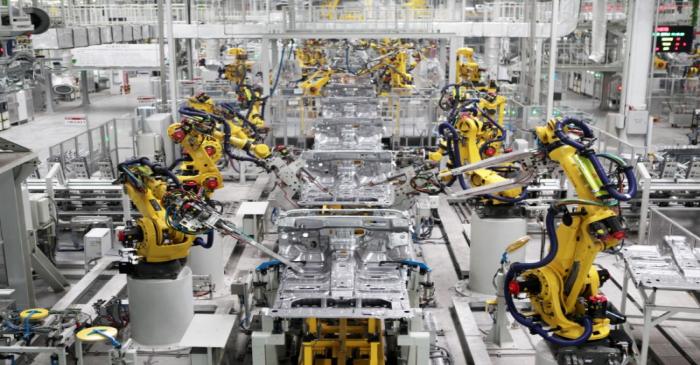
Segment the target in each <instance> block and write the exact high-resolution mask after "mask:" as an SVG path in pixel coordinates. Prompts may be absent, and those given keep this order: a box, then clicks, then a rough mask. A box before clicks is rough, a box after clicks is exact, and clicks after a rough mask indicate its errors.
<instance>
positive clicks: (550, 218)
mask: <svg viewBox="0 0 700 365" xmlns="http://www.w3.org/2000/svg"><path fill="white" fill-rule="evenodd" d="M556 213H557V211H556V209H555V208H554V207H550V208H549V209H548V210H547V218H546V219H545V224H546V227H547V236H548V237H549V253H548V254H547V256H545V257H544V258H543V259H542V260H540V261H537V262H532V263H522V262H516V263H514V264H512V265H511V266H510V269H509V270H508V272H507V273H506V276H505V279H504V280H505V283H506V285H503V296H504V297H505V301H506V306H507V307H508V311H509V312H510V314H511V315H512V316H513V318H515V320H516V321H518V323H520V324H521V325H523V326H525V327H527V328H529V329H530V331H531V332H533V333H537V334H538V335H540V336H542V338H544V339H545V340H547V341H549V342H551V343H553V344H555V345H559V346H579V345H582V344H583V343H584V342H586V341H588V339H589V338H590V337H591V334H592V333H593V323H592V322H591V319H590V318H589V317H588V316H584V317H583V321H582V322H583V323H582V325H583V333H582V334H581V336H579V337H578V338H576V339H573V340H566V339H563V338H561V337H557V336H554V335H550V334H549V333H548V331H547V330H545V329H544V328H543V327H542V325H541V324H539V323H535V322H533V321H532V320H530V319H528V318H527V317H525V316H523V315H522V314H520V312H519V311H518V309H517V308H516V307H515V303H514V302H513V296H512V294H511V293H510V289H509V285H507V284H508V283H510V282H511V281H512V280H514V279H515V278H516V277H517V276H518V275H520V274H521V273H522V272H524V271H525V270H532V269H537V268H540V267H543V266H546V265H548V264H549V263H550V262H552V260H554V257H556V255H557V251H558V250H559V243H558V241H557V233H556V226H555V224H554V219H555V217H556Z"/></svg>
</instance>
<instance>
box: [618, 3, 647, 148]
mask: <svg viewBox="0 0 700 365" xmlns="http://www.w3.org/2000/svg"><path fill="white" fill-rule="evenodd" d="M655 3H656V2H655V1H651V0H632V1H631V2H630V4H629V6H628V9H629V10H628V14H627V32H626V34H627V38H626V45H625V56H626V59H625V63H624V73H623V79H622V98H621V101H620V113H621V114H623V115H624V118H625V127H624V129H623V130H622V135H623V137H625V138H627V140H628V141H630V142H631V143H633V144H639V145H641V144H643V143H644V140H645V138H644V137H645V135H646V134H647V133H648V115H649V111H648V109H647V87H648V83H649V70H650V68H651V52H652V49H651V47H652V31H653V25H654V14H655V9H654V5H655Z"/></svg>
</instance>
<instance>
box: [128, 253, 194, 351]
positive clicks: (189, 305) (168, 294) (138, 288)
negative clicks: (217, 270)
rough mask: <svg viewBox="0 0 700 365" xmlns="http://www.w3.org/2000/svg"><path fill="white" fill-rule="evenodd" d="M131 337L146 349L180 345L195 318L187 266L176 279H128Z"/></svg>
mask: <svg viewBox="0 0 700 365" xmlns="http://www.w3.org/2000/svg"><path fill="white" fill-rule="evenodd" d="M126 287H127V290H128V293H129V319H130V321H129V322H130V323H129V325H130V326H131V337H132V338H133V340H134V341H136V343H138V344H139V345H144V346H167V345H173V344H177V343H178V342H180V340H181V339H182V336H183V335H184V334H185V331H186V330H187V327H188V326H189V325H190V322H191V321H192V317H193V316H194V298H193V297H192V270H191V269H190V268H189V267H184V268H183V269H182V271H181V272H180V274H179V275H178V277H177V279H135V278H131V277H128V278H127V281H126Z"/></svg>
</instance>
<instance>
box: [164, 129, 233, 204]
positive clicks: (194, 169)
mask: <svg viewBox="0 0 700 365" xmlns="http://www.w3.org/2000/svg"><path fill="white" fill-rule="evenodd" d="M214 132H216V123H215V122H214V121H213V120H212V119H208V120H206V119H204V118H197V117H188V118H184V119H183V120H182V121H181V122H180V123H173V124H171V125H170V127H168V136H169V137H170V139H172V140H173V142H175V143H177V144H179V145H180V146H181V147H182V151H183V153H184V154H185V155H186V156H188V157H189V158H188V159H186V160H184V161H182V162H181V164H180V176H178V178H179V179H180V181H181V182H182V183H183V184H184V185H187V186H191V187H196V188H198V189H200V188H201V189H203V190H204V191H205V193H206V194H207V196H208V195H209V194H211V192H212V191H214V190H216V189H219V188H221V187H222V186H223V178H222V176H221V171H219V168H218V167H217V165H216V163H217V161H219V160H220V159H221V157H222V153H223V148H222V145H221V143H220V142H219V141H218V140H217V139H216V138H214V137H213V134H214Z"/></svg>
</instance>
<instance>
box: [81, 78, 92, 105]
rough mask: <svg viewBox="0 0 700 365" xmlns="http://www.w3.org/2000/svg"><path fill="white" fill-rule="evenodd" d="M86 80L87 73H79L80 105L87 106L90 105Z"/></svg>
mask: <svg viewBox="0 0 700 365" xmlns="http://www.w3.org/2000/svg"><path fill="white" fill-rule="evenodd" d="M88 91H89V90H88V80H87V71H86V70H81V71H80V105H82V106H87V105H90V96H89V95H88V94H89V92H88Z"/></svg>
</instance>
